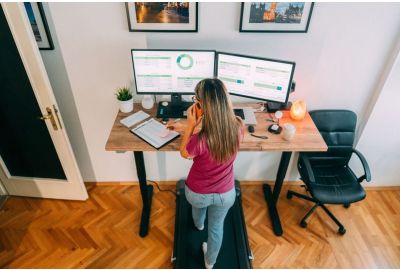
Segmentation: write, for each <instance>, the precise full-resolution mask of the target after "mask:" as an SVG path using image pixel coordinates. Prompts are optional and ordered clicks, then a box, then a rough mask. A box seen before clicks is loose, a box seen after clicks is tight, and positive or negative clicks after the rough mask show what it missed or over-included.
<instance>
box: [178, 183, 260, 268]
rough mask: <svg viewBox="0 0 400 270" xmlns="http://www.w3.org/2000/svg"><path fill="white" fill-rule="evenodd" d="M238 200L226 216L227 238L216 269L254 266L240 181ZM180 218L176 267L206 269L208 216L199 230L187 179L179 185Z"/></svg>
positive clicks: (237, 184) (223, 243) (225, 233)
mask: <svg viewBox="0 0 400 270" xmlns="http://www.w3.org/2000/svg"><path fill="white" fill-rule="evenodd" d="M235 188H236V200H235V203H234V205H233V206H232V207H231V209H229V212H228V214H227V215H226V218H225V224H224V237H223V241H222V246H221V250H220V252H219V254H218V258H217V262H216V264H215V265H214V269H221V268H222V269H226V268H231V269H236V268H241V269H243V268H252V260H253V255H252V252H251V250H250V246H249V242H248V238H247V231H246V223H245V220H244V215H243V209H242V196H241V192H240V185H239V181H237V180H236V181H235ZM176 191H177V196H176V217H175V237H174V250H173V253H172V258H171V261H172V263H173V265H174V268H179V269H181V268H185V269H188V268H190V269H193V268H204V267H205V265H204V255H203V251H202V248H201V245H202V242H207V218H206V221H205V222H204V230H202V231H199V230H197V229H196V227H195V226H194V223H193V218H192V206H191V205H190V204H189V202H188V201H187V200H186V197H185V180H180V181H178V183H177V184H176Z"/></svg>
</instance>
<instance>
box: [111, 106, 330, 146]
mask: <svg viewBox="0 0 400 270" xmlns="http://www.w3.org/2000/svg"><path fill="white" fill-rule="evenodd" d="M235 106H237V107H244V106H250V107H254V108H257V107H259V105H258V104H235ZM134 108H135V110H134V111H135V112H136V111H139V110H143V111H145V112H146V113H148V114H150V115H151V116H153V117H155V115H156V106H154V107H153V109H151V110H145V109H143V108H142V106H141V104H137V103H136V104H135V105H134ZM131 114H132V113H122V112H118V114H117V117H116V118H115V122H114V125H113V127H112V129H111V132H110V136H109V137H108V140H107V143H106V147H105V149H106V150H107V151H121V152H122V151H157V150H156V149H155V148H153V147H152V146H150V145H149V144H147V143H146V142H144V141H142V140H141V139H139V138H138V137H136V136H135V135H133V134H132V133H131V132H130V131H129V129H128V128H126V127H125V126H123V125H122V124H121V123H120V122H119V121H120V120H121V119H122V118H124V117H127V116H129V115H131ZM255 114H256V118H257V125H256V126H255V133H254V134H257V135H266V136H268V139H267V140H263V139H258V138H255V137H252V136H250V134H249V132H248V131H247V129H246V132H245V135H244V140H243V142H242V143H241V145H240V151H279V152H282V151H288V152H292V151H295V152H298V151H302V152H306V151H326V150H327V149H328V147H327V145H326V143H325V141H324V140H323V138H322V136H321V134H320V133H319V132H318V130H317V128H316V126H315V124H314V122H313V121H312V119H311V117H310V115H309V114H308V113H307V115H306V117H305V118H304V119H303V120H302V121H295V120H292V119H290V117H289V112H288V111H283V117H282V119H281V121H280V124H281V125H282V124H284V123H292V124H294V125H295V126H296V134H295V136H294V137H293V139H292V140H291V141H290V142H288V141H285V140H284V139H283V138H282V137H281V135H275V134H272V133H269V132H268V131H267V128H268V126H269V125H270V124H272V123H271V122H269V121H267V120H266V119H268V118H270V116H269V114H268V113H265V112H256V113H255ZM178 123H180V124H178V126H177V129H176V131H178V132H180V133H181V134H182V133H183V130H184V125H185V123H186V119H181V120H180V121H179V122H178ZM180 143H181V137H179V138H177V139H176V140H174V141H172V142H171V143H169V144H168V145H166V146H164V147H162V148H161V149H159V150H158V151H179V145H180Z"/></svg>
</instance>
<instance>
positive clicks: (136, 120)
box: [119, 111, 150, 128]
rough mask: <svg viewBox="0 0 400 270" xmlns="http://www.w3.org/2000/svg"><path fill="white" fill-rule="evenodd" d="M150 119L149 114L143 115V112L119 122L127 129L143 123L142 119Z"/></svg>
mask: <svg viewBox="0 0 400 270" xmlns="http://www.w3.org/2000/svg"><path fill="white" fill-rule="evenodd" d="M148 117H150V115H149V114H147V113H145V112H144V111H138V112H136V113H134V114H132V115H129V116H128V117H125V118H123V119H121V120H120V121H119V122H120V123H121V124H123V125H124V126H126V127H127V128H129V127H131V126H134V125H136V124H137V123H139V122H141V121H143V120H144V119H146V118H148Z"/></svg>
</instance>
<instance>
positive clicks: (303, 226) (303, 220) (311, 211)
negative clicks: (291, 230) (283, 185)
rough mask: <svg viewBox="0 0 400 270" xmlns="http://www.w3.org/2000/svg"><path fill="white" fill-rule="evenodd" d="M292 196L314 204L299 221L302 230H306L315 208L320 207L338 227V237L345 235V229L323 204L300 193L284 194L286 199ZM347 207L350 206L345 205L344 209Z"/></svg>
mask: <svg viewBox="0 0 400 270" xmlns="http://www.w3.org/2000/svg"><path fill="white" fill-rule="evenodd" d="M293 196H296V197H298V198H301V199H304V200H307V201H310V202H313V203H315V204H314V206H313V207H312V208H311V209H310V210H309V211H308V212H307V213H306V215H305V216H304V217H303V218H302V219H301V221H300V226H301V227H302V228H306V227H307V219H308V218H309V217H310V216H311V214H312V213H314V211H315V210H316V209H317V207H319V206H320V207H321V208H322V209H323V210H324V211H325V213H326V214H327V215H328V216H329V217H330V218H331V219H332V220H333V221H334V222H335V223H336V225H337V226H338V227H339V229H338V233H339V234H340V235H344V234H345V233H346V229H345V228H344V226H343V224H342V223H340V221H339V220H338V219H337V218H336V217H335V216H334V215H333V214H332V212H331V211H329V210H328V208H326V206H325V205H324V204H323V203H321V202H319V201H317V200H315V199H314V198H312V197H308V196H306V195H304V194H300V193H297V192H295V191H292V190H288V192H287V194H286V197H287V198H288V199H291V198H293ZM346 206H347V207H346ZM349 206H350V204H348V205H347V204H346V205H345V207H346V208H348V207H349Z"/></svg>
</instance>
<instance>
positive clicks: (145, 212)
mask: <svg viewBox="0 0 400 270" xmlns="http://www.w3.org/2000/svg"><path fill="white" fill-rule="evenodd" d="M133 154H134V156H135V164H136V172H137V176H138V178H139V186H140V193H141V195H142V203H143V206H142V218H141V220H140V229H139V235H140V236H141V237H145V236H146V235H147V233H148V232H149V225H150V210H151V199H152V197H153V186H151V185H147V179H146V168H145V166H144V158H143V152H142V151H135V152H133Z"/></svg>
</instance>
